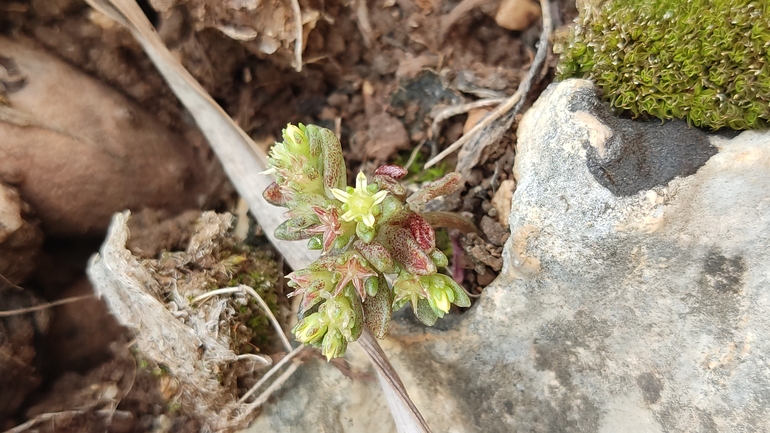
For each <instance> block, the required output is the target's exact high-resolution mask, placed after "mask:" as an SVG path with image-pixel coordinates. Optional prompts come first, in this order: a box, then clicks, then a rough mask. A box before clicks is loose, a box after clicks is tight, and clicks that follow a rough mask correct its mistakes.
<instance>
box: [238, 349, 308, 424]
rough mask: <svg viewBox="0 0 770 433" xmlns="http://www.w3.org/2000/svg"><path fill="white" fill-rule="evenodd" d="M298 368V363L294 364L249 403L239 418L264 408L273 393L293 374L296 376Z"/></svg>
mask: <svg viewBox="0 0 770 433" xmlns="http://www.w3.org/2000/svg"><path fill="white" fill-rule="evenodd" d="M297 367H299V363H298V362H293V363H292V364H291V365H290V366H289V368H287V369H286V371H284V372H283V374H281V375H280V376H278V378H277V379H275V380H274V381H273V383H271V384H270V386H269V387H267V389H266V390H265V391H264V392H263V393H262V394H260V395H259V396H258V397H257V398H256V399H255V400H254V401H253V402H251V403H249V404H248V406H246V408H245V409H244V410H243V413H241V415H240V416H239V418H245V417H247V416H248V415H249V414H250V413H251V412H254V410H255V409H257V408H259V407H260V406H262V404H263V403H264V402H266V401H267V399H268V398H270V396H271V395H273V393H274V392H275V391H276V390H277V389H278V388H280V387H281V385H283V383H284V382H286V381H287V380H288V379H289V378H290V377H291V375H292V374H294V372H295V371H297Z"/></svg>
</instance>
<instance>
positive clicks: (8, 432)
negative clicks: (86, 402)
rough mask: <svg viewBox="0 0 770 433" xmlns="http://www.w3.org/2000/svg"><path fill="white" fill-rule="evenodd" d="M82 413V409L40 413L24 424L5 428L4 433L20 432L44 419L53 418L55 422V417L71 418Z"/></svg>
mask: <svg viewBox="0 0 770 433" xmlns="http://www.w3.org/2000/svg"><path fill="white" fill-rule="evenodd" d="M82 414H83V411H82V410H65V411H63V412H49V413H42V414H40V415H38V416H36V417H34V418H32V419H31V420H29V421H27V422H25V423H24V424H19V425H17V426H16V427H14V428H12V429H10V430H6V431H5V433H22V432H25V431H28V430H29V429H30V428H32V427H34V426H36V425H38V424H40V423H44V422H46V421H50V420H53V421H54V422H55V421H56V418H64V417H67V418H72V417H74V416H77V415H82Z"/></svg>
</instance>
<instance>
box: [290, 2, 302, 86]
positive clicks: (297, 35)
mask: <svg viewBox="0 0 770 433" xmlns="http://www.w3.org/2000/svg"><path fill="white" fill-rule="evenodd" d="M291 10H292V12H293V13H294V63H296V65H294V69H296V70H297V72H302V45H304V43H303V41H302V9H301V8H300V7H299V0H291Z"/></svg>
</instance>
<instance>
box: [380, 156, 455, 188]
mask: <svg viewBox="0 0 770 433" xmlns="http://www.w3.org/2000/svg"><path fill="white" fill-rule="evenodd" d="M411 154H412V152H411V151H403V152H399V153H398V156H397V157H396V160H395V161H394V162H393V164H395V165H398V166H401V167H404V166H406V163H407V161H409V157H410V156H411ZM427 161H428V156H427V155H426V154H424V153H422V152H419V153H418V154H417V157H416V158H415V159H414V162H412V165H410V166H409V168H408V172H409V173H408V174H407V175H406V178H405V179H404V181H406V182H414V183H423V182H432V181H434V180H436V179H439V178H441V177H444V175H446V174H447V173H449V172H450V171H452V170H451V169H450V168H449V166H448V165H447V164H446V163H445V162H444V161H441V162H440V163H438V164H436V165H434V166H432V167H431V168H429V169H427V170H426V169H425V163H426V162H427Z"/></svg>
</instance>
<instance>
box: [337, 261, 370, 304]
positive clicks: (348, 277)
mask: <svg viewBox="0 0 770 433" xmlns="http://www.w3.org/2000/svg"><path fill="white" fill-rule="evenodd" d="M331 269H332V270H333V271H334V272H336V277H337V286H336V288H335V289H334V293H335V295H338V294H340V293H342V291H343V290H344V289H345V286H347V285H348V284H352V285H353V287H354V288H355V289H356V293H358V296H359V297H360V298H361V300H365V299H366V289H365V287H364V286H365V283H366V279H368V278H369V277H376V276H377V272H375V271H374V270H373V269H372V268H371V267H370V266H369V263H367V261H366V260H365V259H364V258H363V256H361V254H359V253H357V252H348V253H345V254H343V255H341V256H338V257H337V260H336V261H335V264H334V265H333V267H331Z"/></svg>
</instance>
